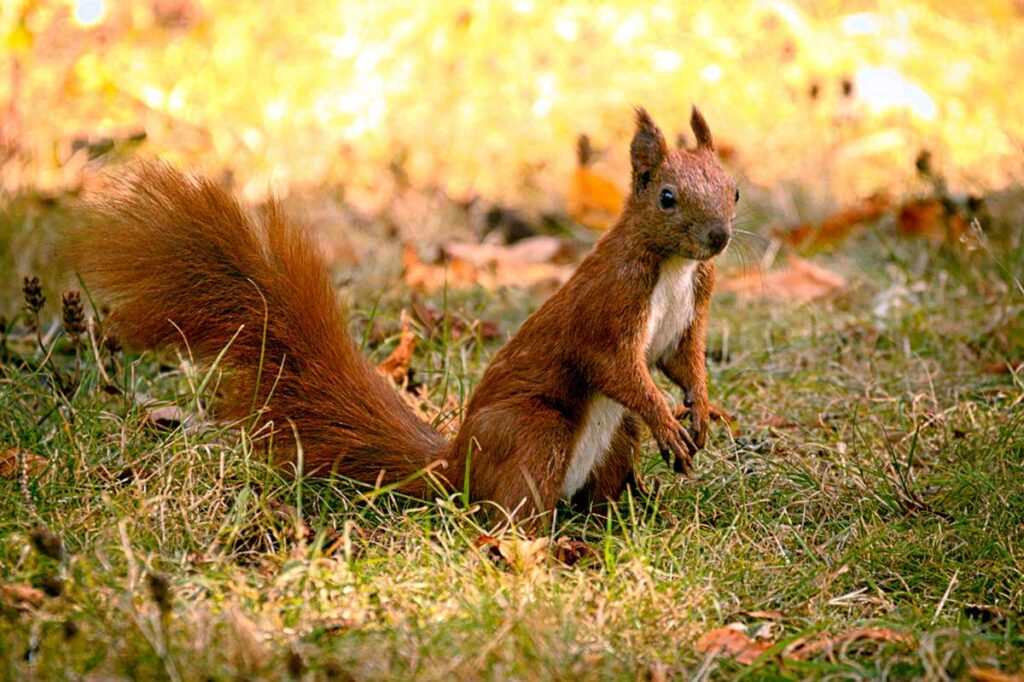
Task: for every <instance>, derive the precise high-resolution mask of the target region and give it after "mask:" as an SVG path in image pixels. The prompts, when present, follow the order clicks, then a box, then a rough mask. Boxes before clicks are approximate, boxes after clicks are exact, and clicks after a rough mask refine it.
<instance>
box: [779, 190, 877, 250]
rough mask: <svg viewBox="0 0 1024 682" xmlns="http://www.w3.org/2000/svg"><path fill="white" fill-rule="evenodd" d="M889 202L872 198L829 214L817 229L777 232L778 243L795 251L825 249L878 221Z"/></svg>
mask: <svg viewBox="0 0 1024 682" xmlns="http://www.w3.org/2000/svg"><path fill="white" fill-rule="evenodd" d="M891 205H892V201H891V200H890V199H889V197H888V195H885V194H873V195H871V196H870V197H867V198H866V199H863V200H861V201H860V202H859V203H857V204H855V205H853V206H850V207H848V208H845V209H843V210H841V211H839V212H837V213H834V214H832V215H831V216H829V217H828V218H826V219H825V220H823V221H822V222H821V223H818V224H817V225H815V224H813V223H803V224H801V225H797V226H796V227H791V228H789V229H786V230H778V231H777V233H778V234H779V236H780V237H781V238H782V241H783V242H785V243H786V244H789V245H790V246H795V247H799V248H807V247H812V248H813V247H819V246H829V245H832V244H837V243H839V242H840V241H842V240H843V239H845V238H846V237H848V236H849V235H850V234H851V233H852V232H853V231H854V229H855V228H857V227H860V226H862V225H865V224H867V223H871V222H874V221H875V220H878V219H879V218H881V217H882V215H884V214H885V212H886V211H887V210H889V207H890V206H891Z"/></svg>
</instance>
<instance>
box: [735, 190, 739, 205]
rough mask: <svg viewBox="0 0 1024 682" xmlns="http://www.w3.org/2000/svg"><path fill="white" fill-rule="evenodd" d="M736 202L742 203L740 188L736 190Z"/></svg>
mask: <svg viewBox="0 0 1024 682" xmlns="http://www.w3.org/2000/svg"><path fill="white" fill-rule="evenodd" d="M736 203H737V204H738V203H740V191H739V189H737V190H736Z"/></svg>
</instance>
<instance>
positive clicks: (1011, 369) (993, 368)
mask: <svg viewBox="0 0 1024 682" xmlns="http://www.w3.org/2000/svg"><path fill="white" fill-rule="evenodd" d="M1021 370H1024V360H1004V361H1002V362H994V363H992V364H990V365H985V366H984V367H982V368H981V371H982V372H984V373H985V374H1014V373H1016V372H1020V371H1021Z"/></svg>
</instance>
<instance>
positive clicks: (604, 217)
mask: <svg viewBox="0 0 1024 682" xmlns="http://www.w3.org/2000/svg"><path fill="white" fill-rule="evenodd" d="M622 197H623V193H622V190H621V189H619V186H618V185H617V184H616V183H615V182H613V181H612V180H610V179H608V178H606V177H604V176H603V175H601V174H599V173H597V172H595V171H594V170H592V169H591V168H586V167H584V168H579V167H578V168H576V170H575V172H574V173H573V176H572V182H571V184H570V185H569V192H568V194H567V195H566V197H565V207H566V210H567V211H568V212H569V217H570V218H572V219H573V220H574V221H575V222H577V223H579V224H580V225H583V226H584V227H586V228H589V229H591V230H596V231H598V232H603V231H604V230H607V229H608V228H610V227H611V226H612V225H613V224H614V223H615V220H616V219H617V218H618V217H619V214H620V213H622V205H623V202H622Z"/></svg>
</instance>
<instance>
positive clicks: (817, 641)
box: [783, 627, 914, 660]
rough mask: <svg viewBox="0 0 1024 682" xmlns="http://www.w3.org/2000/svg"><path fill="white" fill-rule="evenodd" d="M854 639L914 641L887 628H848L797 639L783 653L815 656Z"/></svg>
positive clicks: (796, 657) (799, 656)
mask: <svg viewBox="0 0 1024 682" xmlns="http://www.w3.org/2000/svg"><path fill="white" fill-rule="evenodd" d="M856 641H872V642H895V643H900V644H911V643H913V642H914V638H913V636H911V635H909V634H907V633H905V632H897V631H896V630H892V629H889V628H883V627H871V628H858V629H856V630H849V631H847V632H843V633H841V634H838V635H835V636H834V637H830V636H821V637H810V638H807V639H802V640H797V641H796V642H794V643H792V644H790V645H789V646H788V647H786V650H785V651H784V652H783V655H784V656H785V657H786V658H792V659H795V660H805V659H808V658H811V657H812V656H815V655H817V654H819V653H821V652H823V651H831V650H833V649H835V648H836V647H840V646H843V645H846V644H850V643H851V642H856Z"/></svg>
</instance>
